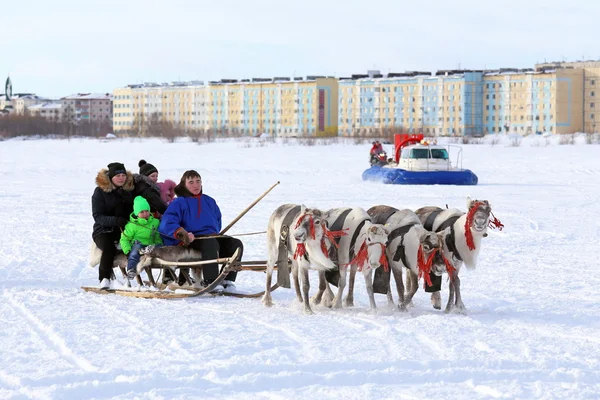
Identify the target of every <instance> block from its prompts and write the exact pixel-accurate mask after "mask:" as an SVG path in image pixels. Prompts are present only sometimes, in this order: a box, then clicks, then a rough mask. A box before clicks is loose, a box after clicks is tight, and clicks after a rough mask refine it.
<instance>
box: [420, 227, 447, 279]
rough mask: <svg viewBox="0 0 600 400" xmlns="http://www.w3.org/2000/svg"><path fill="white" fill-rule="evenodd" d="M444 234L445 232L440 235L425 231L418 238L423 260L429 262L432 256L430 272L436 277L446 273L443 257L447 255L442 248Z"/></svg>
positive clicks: (445, 250)
mask: <svg viewBox="0 0 600 400" xmlns="http://www.w3.org/2000/svg"><path fill="white" fill-rule="evenodd" d="M448 232H449V229H448ZM445 234H446V231H444V232H441V233H440V232H438V233H436V232H428V231H426V232H425V233H423V234H422V235H421V237H420V238H419V243H420V246H421V249H423V259H424V260H426V261H429V260H430V259H431V256H432V255H433V260H432V262H431V269H430V271H431V272H433V273H434V274H435V275H437V276H441V275H442V274H443V273H444V272H446V262H445V261H444V257H446V255H447V254H449V253H448V251H447V249H446V248H445V246H444V237H445Z"/></svg>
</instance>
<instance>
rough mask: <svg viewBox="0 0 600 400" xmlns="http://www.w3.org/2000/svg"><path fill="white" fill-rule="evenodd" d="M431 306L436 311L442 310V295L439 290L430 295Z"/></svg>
mask: <svg viewBox="0 0 600 400" xmlns="http://www.w3.org/2000/svg"><path fill="white" fill-rule="evenodd" d="M431 305H432V306H433V308H435V309H436V310H441V309H442V294H441V293H440V291H439V290H438V291H437V292H433V293H431Z"/></svg>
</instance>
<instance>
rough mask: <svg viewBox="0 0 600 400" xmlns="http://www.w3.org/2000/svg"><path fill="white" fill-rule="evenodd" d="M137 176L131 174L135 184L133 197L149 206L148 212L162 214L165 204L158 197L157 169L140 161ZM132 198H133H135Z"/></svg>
mask: <svg viewBox="0 0 600 400" xmlns="http://www.w3.org/2000/svg"><path fill="white" fill-rule="evenodd" d="M138 165H139V167H140V173H139V174H133V182H134V184H135V190H134V194H135V196H142V197H143V198H145V199H146V200H148V203H149V204H150V211H152V212H158V213H159V214H161V215H162V214H164V213H165V211H166V209H167V204H166V203H165V202H164V201H163V200H162V198H161V197H160V187H159V186H158V169H156V167H155V166H154V165H152V164H150V163H147V162H146V161H145V160H140V162H139V163H138ZM135 196H134V197H135Z"/></svg>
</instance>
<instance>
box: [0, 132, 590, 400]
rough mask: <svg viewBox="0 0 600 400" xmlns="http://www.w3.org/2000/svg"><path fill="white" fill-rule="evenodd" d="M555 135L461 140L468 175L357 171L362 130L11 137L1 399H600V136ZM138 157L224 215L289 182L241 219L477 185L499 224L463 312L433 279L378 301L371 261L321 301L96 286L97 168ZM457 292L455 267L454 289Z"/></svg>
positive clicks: (259, 281)
mask: <svg viewBox="0 0 600 400" xmlns="http://www.w3.org/2000/svg"><path fill="white" fill-rule="evenodd" d="M548 141H549V144H547V143H546V139H544V138H541V137H536V138H526V139H525V140H524V141H523V143H522V144H521V145H520V146H518V147H512V146H510V145H509V140H504V141H501V142H500V143H498V144H496V145H494V146H492V145H490V144H489V143H488V144H482V145H467V146H464V151H463V153H464V167H466V168H470V169H472V170H473V171H474V172H475V173H476V174H477V175H478V176H479V183H480V184H479V185H477V186H471V187H459V186H446V187H444V186H387V185H379V184H375V183H364V182H362V181H361V173H362V171H363V170H364V169H365V168H367V166H368V165H367V164H368V162H367V159H368V150H369V147H370V144H363V145H355V144H350V143H347V144H335V145H331V146H310V147H309V146H299V145H296V144H286V143H278V144H273V143H267V144H266V145H264V146H259V145H257V141H252V142H248V143H243V142H225V143H211V144H204V145H197V144H194V143H186V142H181V143H174V144H167V143H164V142H160V141H157V140H149V141H137V140H116V141H111V142H106V143H105V142H99V141H96V140H71V141H53V140H30V141H21V140H9V141H5V142H1V143H0V181H1V182H2V185H1V187H0V210H2V211H1V213H2V214H1V215H2V225H3V226H2V240H1V241H0V295H1V296H0V326H1V328H0V360H1V361H0V398H1V399H28V398H32V399H84V398H86V399H88V398H89V399H91V398H95V399H100V398H119V399H132V398H139V399H188V398H202V399H207V398H227V399H244V400H248V399H374V398H377V399H449V398H453V399H494V398H502V399H598V398H600V383H599V382H600V362H599V357H600V317H599V316H600V294H598V293H599V292H598V288H599V287H600V278H599V276H600V262H599V261H598V260H599V259H598V254H599V253H600V223H599V220H598V217H599V215H600V158H599V156H598V153H599V152H600V146H598V145H586V144H584V143H583V141H582V140H580V143H576V144H575V145H559V144H558V143H557V140H556V138H551V139H548ZM390 147H391V146H388V150H390ZM140 158H145V159H146V160H147V161H148V162H150V163H152V164H154V165H155V166H157V168H158V169H159V171H160V176H159V179H160V180H164V179H165V178H170V179H173V180H176V181H179V177H180V176H181V174H182V173H183V171H185V170H186V169H191V168H193V169H197V170H198V171H199V172H200V173H201V174H202V178H203V182H204V191H205V193H207V194H209V195H211V196H213V197H215V198H216V199H217V201H218V202H219V204H220V206H221V209H222V211H223V222H224V224H227V223H229V222H230V221H231V220H232V219H233V218H234V217H235V216H236V215H237V214H238V213H239V212H240V211H241V210H243V209H244V208H245V207H246V206H247V205H248V204H249V203H251V202H252V201H253V200H254V199H255V198H256V197H258V196H259V195H260V194H261V193H262V192H264V191H265V190H266V189H267V188H268V187H269V186H271V185H272V184H273V183H275V182H276V181H278V180H279V181H281V185H279V186H278V187H276V188H275V189H274V190H273V191H272V192H271V194H269V195H268V196H267V197H266V198H265V199H264V200H262V201H261V202H260V203H259V204H258V205H257V206H256V207H255V208H254V209H253V210H252V211H251V212H250V213H248V214H247V215H246V216H245V217H244V218H243V219H242V220H240V221H239V222H238V223H237V224H236V225H235V226H234V228H233V229H232V230H231V231H230V232H231V233H234V234H235V233H245V232H254V231H263V230H265V229H266V225H267V221H268V218H269V216H270V214H271V212H272V211H273V210H274V209H275V208H276V207H277V206H279V205H280V204H283V203H304V204H306V205H308V206H316V207H319V208H323V209H327V208H332V207H339V206H360V207H364V208H365V209H366V208H369V207H370V206H373V205H376V204H388V205H392V206H395V207H400V208H411V209H416V208H418V207H421V206H425V205H438V206H442V207H443V206H445V205H446V204H448V206H450V207H459V208H461V209H463V210H464V209H465V199H466V196H467V195H471V196H472V197H473V198H477V199H487V200H489V201H490V203H491V204H492V207H493V210H494V214H495V215H496V217H498V218H499V219H500V220H501V221H502V222H503V223H504V224H505V226H506V227H505V229H504V230H503V231H502V232H498V231H490V235H489V236H488V238H486V239H484V241H483V250H482V252H481V255H480V258H479V262H478V267H477V269H476V270H472V271H469V270H467V269H466V268H465V269H463V270H462V271H461V278H462V293H463V300H464V302H465V305H466V307H467V308H468V314H467V315H459V314H444V313H443V312H441V311H438V310H434V309H433V308H432V307H431V305H430V302H429V296H427V295H426V294H425V293H424V292H423V290H422V289H420V290H419V291H418V292H417V294H416V296H415V301H414V303H415V304H414V307H413V308H411V309H410V310H409V312H407V313H400V312H399V311H397V310H395V309H391V308H389V307H388V306H387V302H386V299H385V297H384V296H383V295H376V300H377V304H378V307H379V309H378V312H377V313H372V312H369V310H368V298H367V296H366V291H365V289H364V282H363V280H362V277H360V276H359V277H358V279H357V284H356V286H357V294H356V300H355V304H356V305H355V307H353V308H350V309H343V310H330V309H327V308H323V307H315V312H316V315H311V316H309V315H304V314H303V313H302V312H301V309H300V307H299V305H298V304H297V302H296V300H295V295H294V294H293V290H288V289H279V290H277V291H275V292H274V293H273V301H274V303H275V305H274V307H273V308H271V309H267V308H265V307H264V306H263V305H262V304H261V302H260V301H259V300H258V299H236V298H227V297H211V298H194V299H187V300H171V301H169V300H144V299H134V298H125V297H119V296H100V295H96V294H91V293H84V292H83V291H81V290H80V286H82V285H95V284H97V283H98V281H97V270H94V269H91V268H90V267H88V266H87V256H88V250H89V244H90V242H91V232H92V223H93V221H92V216H91V202H90V197H91V194H92V192H93V189H94V178H95V176H96V173H97V171H98V170H99V169H101V168H103V167H105V166H106V165H107V164H108V163H109V162H112V161H122V162H124V163H125V165H126V166H127V167H128V169H131V170H133V171H134V172H137V162H138V160H139V159H140ZM244 243H245V247H246V255H245V258H246V259H247V260H252V259H254V260H259V259H265V258H266V244H265V237H264V235H259V236H251V237H246V238H244ZM263 285H264V274H263V273H257V272H244V273H241V274H240V275H239V276H238V281H237V286H238V289H240V290H244V291H245V290H248V291H259V290H262V288H263ZM312 285H313V286H312V289H313V293H314V289H315V287H316V276H313V280H312ZM447 293H448V291H447V285H446V278H444V289H443V292H442V296H443V298H444V304H445V298H446V296H447Z"/></svg>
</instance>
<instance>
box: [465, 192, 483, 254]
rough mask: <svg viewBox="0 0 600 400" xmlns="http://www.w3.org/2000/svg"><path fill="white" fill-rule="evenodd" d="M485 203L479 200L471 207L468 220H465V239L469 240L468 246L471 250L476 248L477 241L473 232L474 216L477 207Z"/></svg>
mask: <svg viewBox="0 0 600 400" xmlns="http://www.w3.org/2000/svg"><path fill="white" fill-rule="evenodd" d="M482 205H483V203H482V202H480V201H478V202H476V203H475V204H473V206H472V207H471V208H470V209H469V213H468V214H467V220H466V221H465V239H466V240H467V247H468V248H469V250H475V242H474V241H473V232H471V225H472V224H473V218H474V217H475V213H476V212H477V208H479V206H482Z"/></svg>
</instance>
